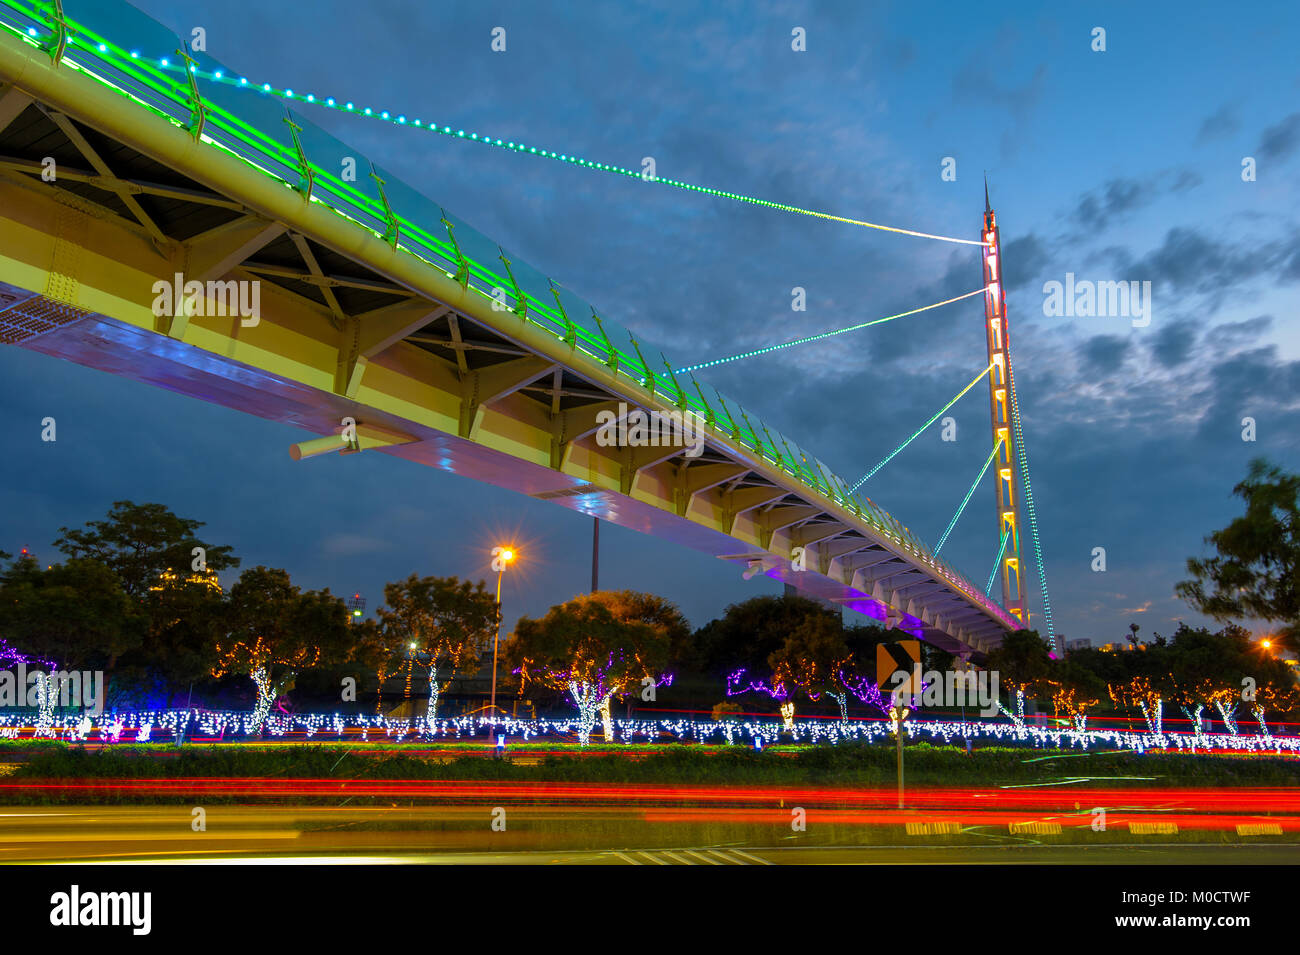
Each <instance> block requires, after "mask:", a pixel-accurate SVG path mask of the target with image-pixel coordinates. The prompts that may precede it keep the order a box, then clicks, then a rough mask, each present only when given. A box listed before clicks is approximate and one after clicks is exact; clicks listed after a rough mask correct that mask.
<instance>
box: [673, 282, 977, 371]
mask: <svg viewBox="0 0 1300 955" xmlns="http://www.w3.org/2000/svg"><path fill="white" fill-rule="evenodd" d="M984 291H985V290H984V289H982V288H977V289H976V290H975V291H973V292H967V293H966V294H965V295H958V296H957V297H956V298H949V299H945V300H944V301H942V302H935V303H934V304H933V305H922V306H921V307H920V308H913V309H910V310H909V311H906V312H899V313H898V314H897V315H887V316H886V317H884V318H876V319H872V320H871V321H869V322H861V323H859V324H857V325H849V326H847V327H845V328H837V329H834V330H833V331H829V332H822V333H821V334H819V335H809V336H807V337H806V338H796V339H795V340H794V341H790V342H782V343H781V344H779V345H768V346H767V347H766V348H756V349H754V350H753V351H747V352H741V353H740V354H739V355H731V356H730V357H728V358H715V359H713V361H702V362H700V363H699V364H697V365H687V366H686V367H685V368H678V369H676V370H677V371H698V370H699V369H701V368H713V367H715V366H717V365H725V364H726V363H727V362H731V361H740V360H741V359H742V358H754V357H756V356H758V355H766V354H769V353H771V352H774V351H780V350H781V349H782V348H793V347H794V346H795V345H806V344H808V343H809V342H818V341H821V340H822V339H824V338H832V337H834V336H836V335H843V334H844V333H846V332H856V331H857V330H858V329H860V328H869V327H871V326H872V325H879V324H881V323H882V322H892V321H893V320H894V319H896V318H904V317H905V316H908V315H915V314H917V313H918V312H927V311H929V310H930V309H932V308H941V307H943V306H944V305H951V304H952V303H953V302H960V301H961V300H962V299H964V298H970V297H971V296H972V295H982V294H984Z"/></svg>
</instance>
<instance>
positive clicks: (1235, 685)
mask: <svg viewBox="0 0 1300 955" xmlns="http://www.w3.org/2000/svg"><path fill="white" fill-rule="evenodd" d="M1248 646H1249V641H1248V635H1247V633H1246V631H1244V630H1242V629H1241V628H1239V627H1234V626H1231V625H1229V626H1228V627H1225V628H1224V629H1223V630H1221V631H1220V632H1218V633H1211V632H1210V631H1209V630H1207V629H1205V628H1203V627H1200V628H1192V627H1189V626H1187V625H1186V624H1180V625H1179V627H1178V630H1177V631H1176V632H1175V633H1174V636H1173V640H1172V642H1171V643H1170V645H1169V647H1170V652H1169V654H1168V662H1169V698H1170V699H1171V700H1173V701H1174V702H1175V703H1177V704H1178V706H1179V708H1180V709H1181V710H1182V711H1183V714H1184V715H1185V716H1186V717H1187V718H1188V720H1190V721H1191V723H1192V731H1193V732H1194V733H1195V734H1196V736H1198V737H1200V736H1202V735H1203V718H1202V715H1201V714H1202V713H1203V712H1204V710H1205V707H1207V706H1210V705H1212V704H1214V705H1217V706H1218V708H1219V712H1220V714H1221V716H1222V717H1223V720H1224V725H1225V726H1228V727H1229V730H1230V731H1232V732H1235V728H1234V723H1233V720H1232V715H1231V712H1230V711H1229V710H1228V708H1227V704H1228V703H1229V702H1232V704H1233V707H1234V708H1235V705H1236V704H1235V701H1234V697H1237V696H1239V695H1240V692H1241V689H1242V681H1243V679H1244V677H1245V676H1246V675H1247V674H1246V669H1247V667H1246V653H1247V649H1248Z"/></svg>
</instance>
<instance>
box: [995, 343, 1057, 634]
mask: <svg viewBox="0 0 1300 955" xmlns="http://www.w3.org/2000/svg"><path fill="white" fill-rule="evenodd" d="M1007 390H1008V391H1010V392H1011V424H1012V427H1013V428H1015V431H1016V447H1017V448H1018V449H1019V451H1020V454H1019V455H1018V457H1019V459H1020V477H1021V481H1022V483H1023V484H1024V486H1025V508H1026V509H1027V510H1028V511H1029V533H1030V537H1031V538H1032V539H1033V542H1034V566H1035V567H1037V569H1038V584H1039V587H1040V588H1041V589H1042V591H1043V620H1044V622H1045V623H1046V624H1047V645H1048V646H1050V647H1051V648H1052V649H1053V650H1055V649H1056V629H1055V627H1053V625H1052V603H1051V601H1050V600H1048V599H1047V572H1046V571H1045V570H1044V569H1043V546H1042V542H1041V541H1040V540H1039V537H1038V515H1037V514H1036V513H1035V511H1034V489H1033V487H1032V485H1031V484H1030V483H1029V454H1028V452H1027V451H1026V450H1025V432H1024V429H1023V428H1022V427H1021V425H1020V402H1019V401H1018V400H1017V399H1016V377H1015V374H1014V373H1013V372H1012V370H1011V352H1010V351H1009V350H1008V352H1007Z"/></svg>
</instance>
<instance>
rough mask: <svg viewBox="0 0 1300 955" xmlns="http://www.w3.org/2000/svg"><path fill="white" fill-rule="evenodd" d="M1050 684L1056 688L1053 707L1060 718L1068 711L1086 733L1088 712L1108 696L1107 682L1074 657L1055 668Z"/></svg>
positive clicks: (1077, 726) (1048, 681) (1053, 694)
mask: <svg viewBox="0 0 1300 955" xmlns="http://www.w3.org/2000/svg"><path fill="white" fill-rule="evenodd" d="M1046 683H1047V684H1048V685H1049V686H1050V687H1051V688H1052V706H1053V708H1054V710H1055V713H1056V715H1057V716H1058V717H1059V716H1060V715H1061V713H1062V712H1064V713H1065V714H1066V715H1067V716H1069V717H1070V719H1071V720H1072V721H1073V723H1074V728H1075V729H1077V730H1078V731H1079V732H1083V730H1084V729H1085V728H1086V726H1087V723H1088V710H1090V709H1092V708H1093V707H1094V706H1096V705H1097V704H1098V703H1100V702H1101V700H1102V699H1103V698H1104V697H1105V695H1106V683H1105V682H1104V681H1103V680H1102V679H1101V677H1099V676H1098V675H1097V674H1096V673H1095V672H1093V671H1092V670H1090V669H1089V668H1088V667H1087V666H1086V665H1085V664H1083V663H1081V662H1078V661H1076V660H1074V659H1073V658H1072V657H1066V659H1064V660H1062V661H1060V662H1059V663H1057V664H1056V665H1055V666H1054V667H1052V668H1051V675H1050V676H1048V677H1047V678H1046Z"/></svg>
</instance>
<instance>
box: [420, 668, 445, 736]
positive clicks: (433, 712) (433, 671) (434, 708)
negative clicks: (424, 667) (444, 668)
mask: <svg viewBox="0 0 1300 955" xmlns="http://www.w3.org/2000/svg"><path fill="white" fill-rule="evenodd" d="M441 692H442V687H440V686H438V668H437V667H429V708H428V711H427V712H426V713H425V714H424V720H425V722H426V723H428V724H429V731H430V732H432V731H433V727H434V720H435V719H436V718H437V715H438V696H439V694H440V693H441Z"/></svg>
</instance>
